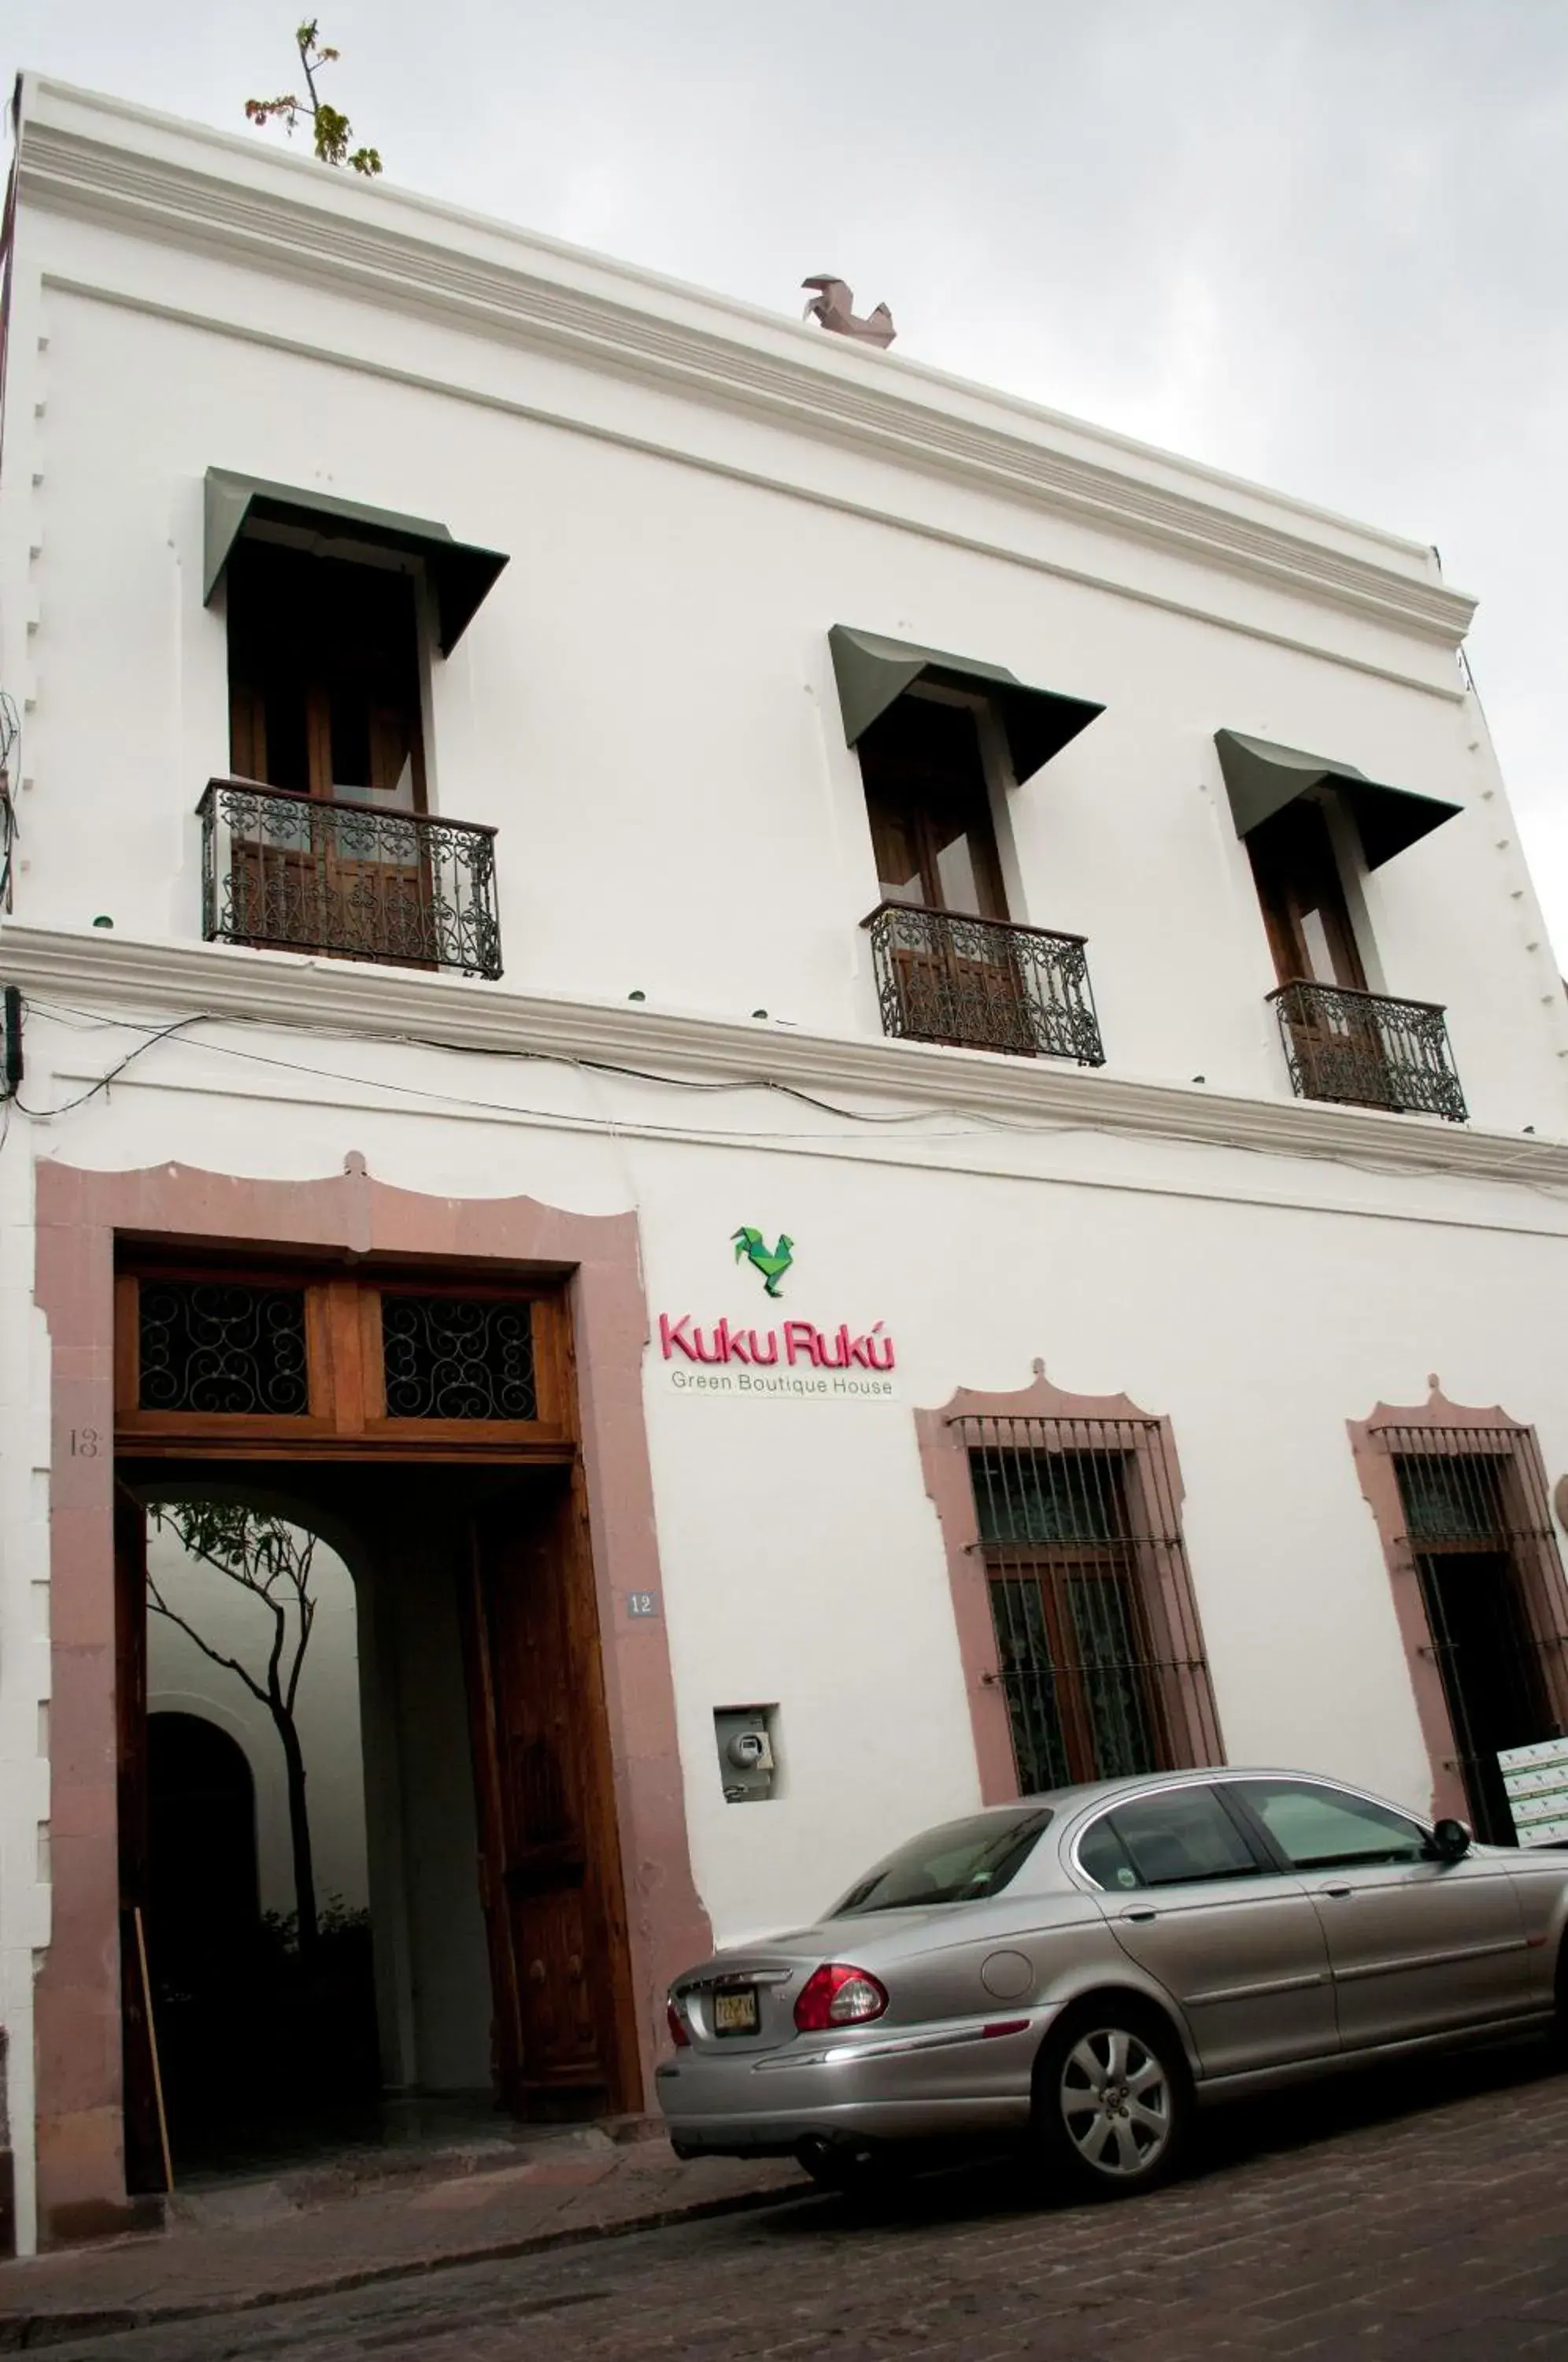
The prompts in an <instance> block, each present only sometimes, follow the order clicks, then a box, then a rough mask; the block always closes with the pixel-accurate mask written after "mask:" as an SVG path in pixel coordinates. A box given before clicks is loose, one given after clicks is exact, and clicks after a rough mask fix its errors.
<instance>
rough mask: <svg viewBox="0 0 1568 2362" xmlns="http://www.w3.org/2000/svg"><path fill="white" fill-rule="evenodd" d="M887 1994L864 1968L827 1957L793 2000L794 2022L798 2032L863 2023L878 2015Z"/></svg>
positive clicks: (811, 2031) (886, 2000) (885, 2001)
mask: <svg viewBox="0 0 1568 2362" xmlns="http://www.w3.org/2000/svg"><path fill="white" fill-rule="evenodd" d="M887 2006H888V1996H887V1993H886V1992H885V1991H884V1990H883V1988H882V1987H881V1986H880V1985H879V1984H878V1981H877V1980H876V1978H875V1977H874V1976H870V1975H868V1974H867V1971H866V1970H864V1969H850V1968H845V1964H844V1962H843V1961H842V1960H829V1961H827V1962H825V1963H824V1965H823V1967H822V1968H820V1969H815V1970H812V1974H811V1975H810V1976H809V1977H808V1978H807V1979H806V1981H805V1983H804V1984H803V1985H802V1986H801V1991H800V1993H799V1995H798V1996H797V1998H796V2002H795V2024H796V2025H798V2026H799V2028H800V2030H801V2033H802V2034H824V2033H825V2032H826V2031H827V2029H828V2027H829V2026H831V2025H865V2024H866V2021H867V2018H872V2017H880V2016H881V2014H882V2012H883V2011H884V2010H885V2009H886V2008H887Z"/></svg>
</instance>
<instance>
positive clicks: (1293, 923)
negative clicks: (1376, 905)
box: [1247, 801, 1366, 992]
mask: <svg viewBox="0 0 1568 2362" xmlns="http://www.w3.org/2000/svg"><path fill="white" fill-rule="evenodd" d="M1247 851H1248V853H1249V854H1250V855H1251V856H1252V864H1253V877H1254V878H1255V879H1256V880H1257V889H1258V900H1259V901H1260V903H1261V904H1262V906H1263V914H1264V925H1265V926H1266V928H1267V929H1268V941H1269V949H1270V950H1271V951H1272V953H1273V954H1274V966H1275V975H1276V976H1277V977H1278V978H1279V981H1280V983H1281V984H1296V983H1297V982H1300V983H1308V984H1327V985H1342V986H1343V987H1345V988H1347V989H1348V990H1350V991H1352V992H1364V991H1365V990H1366V970H1365V968H1364V966H1363V964H1362V957H1361V951H1360V948H1359V946H1358V944H1357V943H1356V939H1355V929H1354V927H1353V924H1352V922H1351V915H1350V908H1349V904H1348V901H1347V900H1346V896H1345V889H1344V879H1343V876H1342V872H1341V869H1340V864H1339V857H1338V855H1337V854H1336V851H1335V848H1334V842H1333V838H1332V836H1331V833H1330V830H1329V820H1328V815H1327V813H1326V812H1325V811H1323V809H1322V807H1321V805H1320V804H1315V803H1307V802H1305V801H1299V802H1296V803H1290V804H1286V807H1285V809H1284V811H1278V812H1275V814H1274V816H1273V818H1272V819H1270V820H1266V821H1264V823H1263V825H1262V826H1261V828H1256V829H1254V830H1253V833H1252V834H1251V835H1250V836H1249V837H1248V839H1247Z"/></svg>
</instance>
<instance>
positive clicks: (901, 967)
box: [861, 902, 1105, 1066]
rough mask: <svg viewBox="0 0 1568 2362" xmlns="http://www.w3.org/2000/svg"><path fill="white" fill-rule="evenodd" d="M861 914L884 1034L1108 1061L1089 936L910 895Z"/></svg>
mask: <svg viewBox="0 0 1568 2362" xmlns="http://www.w3.org/2000/svg"><path fill="white" fill-rule="evenodd" d="M861 923H862V925H863V926H864V927H866V928H867V931H868V932H869V933H870V937H871V954H872V959H873V962H874V964H875V967H876V974H877V997H878V1001H879V1003H880V1005H881V1010H882V1031H883V1032H884V1033H889V1034H892V1035H895V1036H900V1037H901V1038H902V1039H904V1040H905V1041H910V1042H944V1043H949V1044H950V1045H952V1046H954V1047H956V1048H959V1049H965V1050H1000V1051H1004V1052H1006V1053H1008V1054H1010V1055H1011V1056H1013V1057H1017V1058H1036V1057H1043V1058H1076V1059H1077V1063H1078V1065H1080V1066H1102V1065H1104V1064H1105V1052H1104V1050H1103V1049H1102V1048H1101V1047H1100V1040H1099V1019H1098V1018H1097V1017H1096V1015H1095V1011H1094V996H1093V994H1092V993H1091V992H1090V990H1089V978H1088V960H1087V958H1086V957H1085V954H1084V942H1085V938H1084V937H1083V936H1082V935H1051V934H1046V933H1043V931H1042V930H1041V929H1040V928H1038V927H1014V926H1010V925H1007V924H1006V923H1004V922H1002V921H1000V920H997V919H966V918H960V917H957V916H955V914H954V913H953V912H952V911H930V910H923V909H920V908H917V907H914V906H912V905H911V904H909V903H904V902H883V903H881V904H879V905H878V908H877V909H876V910H875V911H872V913H871V915H870V917H869V918H868V919H865V920H863V921H862V922H861Z"/></svg>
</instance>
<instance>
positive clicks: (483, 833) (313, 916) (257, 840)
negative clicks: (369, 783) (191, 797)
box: [196, 779, 501, 978]
mask: <svg viewBox="0 0 1568 2362" xmlns="http://www.w3.org/2000/svg"><path fill="white" fill-rule="evenodd" d="M196 810H197V811H198V813H199V814H200V816H201V822H202V933H203V935H204V937H205V939H206V941H207V942H208V943H214V942H223V943H231V944H262V945H266V946H268V947H270V948H271V949H274V950H282V951H292V952H326V953H329V954H330V955H332V956H334V957H335V958H338V959H363V960H383V961H387V962H390V963H392V965H394V966H402V967H442V968H456V969H457V970H458V971H459V972H460V973H461V974H462V975H464V976H482V977H492V978H493V977H498V976H499V975H500V974H501V930H500V927H499V926H498V924H497V922H496V915H495V831H494V829H493V828H487V827H484V826H481V825H479V824H477V823H475V822H471V821H461V820H447V819H445V818H437V817H436V816H435V815H434V814H432V813H429V812H409V811H376V810H374V808H373V807H371V806H370V805H368V804H359V803H348V802H328V801H326V800H325V799H323V798H318V797H311V796H305V795H300V794H297V793H295V792H294V791H293V789H286V788H266V787H260V786H259V785H257V784H256V783H255V782H254V781H253V780H249V779H210V780H209V781H208V782H207V788H206V792H205V794H204V796H203V798H202V800H201V802H200V803H199V804H198V805H197V807H196Z"/></svg>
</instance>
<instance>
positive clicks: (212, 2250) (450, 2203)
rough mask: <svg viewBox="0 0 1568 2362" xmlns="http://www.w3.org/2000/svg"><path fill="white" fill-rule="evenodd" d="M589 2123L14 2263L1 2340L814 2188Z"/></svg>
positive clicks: (189, 2204)
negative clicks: (684, 2156) (685, 2156)
mask: <svg viewBox="0 0 1568 2362" xmlns="http://www.w3.org/2000/svg"><path fill="white" fill-rule="evenodd" d="M618 2130H619V2132H620V2134H621V2137H613V2136H612V2135H611V2134H610V2133H607V2132H605V2131H603V2130H601V2129H600V2128H598V2127H585V2128H581V2129H576V2130H573V2131H570V2132H563V2133H559V2134H556V2135H553V2136H540V2137H537V2138H535V2139H532V2140H529V2141H527V2142H526V2143H519V2142H516V2141H505V2140H496V2141H491V2142H483V2143H478V2144H474V2145H471V2146H469V2147H467V2148H465V2149H462V2150H450V2151H445V2152H435V2153H432V2154H429V2155H425V2156H423V2157H421V2156H419V2155H418V2154H417V2153H415V2154H414V2155H413V2156H404V2157H403V2158H396V2157H384V2156H381V2155H377V2154H374V2153H370V2154H367V2155H365V2156H363V2157H362V2158H356V2159H354V2160H352V2161H348V2162H339V2163H337V2164H335V2165H334V2166H332V2167H330V2168H324V2169H317V2170H315V2172H311V2171H305V2172H299V2173H293V2174H288V2175H284V2176H280V2177H278V2178H276V2179H272V2180H259V2181H235V2182H230V2183H226V2184H216V2185H213V2186H211V2187H209V2188H207V2189H204V2190H202V2191H196V2192H193V2193H192V2194H191V2195H190V2196H189V2197H186V2198H182V2199H180V2200H177V2201H176V2202H175V2210H174V2219H173V2221H172V2223H171V2227H169V2228H168V2229H166V2230H163V2231H154V2232H148V2233H142V2234H138V2235H132V2236H128V2237H124V2238H116V2239H106V2240H103V2241H100V2242H98V2243H96V2244H94V2245H93V2246H82V2247H72V2248H68V2249H61V2250H59V2251H57V2252H56V2253H54V2254H52V2255H47V2256H38V2257H28V2258H25V2259H23V2260H20V2261H17V2262H14V2263H5V2264H0V2351H4V2352H8V2353H14V2352H17V2351H18V2350H21V2349H24V2348H25V2349H27V2350H28V2351H31V2350H33V2349H34V2348H37V2347H39V2346H44V2345H61V2344H63V2343H65V2342H66V2341H67V2340H72V2339H77V2338H81V2337H85V2336H94V2335H99V2336H101V2335H108V2334H114V2333H116V2332H123V2331H127V2330H134V2329H142V2328H148V2327H151V2326H153V2325H155V2324H156V2323H160V2322H169V2323H172V2322H178V2321H193V2320H199V2319H201V2318H203V2317H204V2316H208V2315H216V2314H232V2313H236V2312H245V2311H248V2310H250V2309H253V2308H255V2307H258V2306H263V2305H276V2304H282V2303H283V2302H286V2301H289V2300H290V2299H300V2298H307V2297H313V2296H326V2295H331V2294H334V2293H336V2292H339V2291H342V2290H349V2289H356V2288H363V2287H365V2286H367V2285H369V2284H370V2283H371V2282H373V2281H377V2280H383V2279H403V2278H405V2277H409V2276H413V2275H417V2274H420V2273H426V2272H434V2271H439V2270H441V2269H443V2268H450V2267H453V2266H456V2265H459V2264H474V2263H483V2262H490V2261H495V2260H499V2259H501V2258H503V2257H513V2256H524V2255H528V2254H531V2253H535V2252H537V2251H540V2250H543V2249H547V2248H552V2247H558V2246H569V2245H572V2244H574V2243H576V2242H578V2241H582V2240H589V2239H595V2238H602V2237H607V2236H610V2235H613V2234H614V2233H616V2232H624V2231H633V2230H646V2229H654V2228H657V2227H658V2226H660V2225H663V2224H671V2223H681V2222H689V2221H692V2220H694V2219H697V2218H699V2217H701V2216H703V2215H712V2214H723V2213H734V2212H738V2211H740V2210H741V2209H744V2208H746V2207H751V2206H758V2205H767V2204H768V2203H769V2202H774V2201H776V2200H778V2199H781V2198H787V2197H796V2196H801V2195H802V2194H804V2193H805V2192H806V2191H809V2190H810V2188H811V2184H810V2182H809V2181H808V2180H807V2179H806V2177H805V2175H804V2174H803V2173H801V2170H800V2169H799V2168H798V2167H797V2166H795V2165H793V2164H791V2163H789V2162H778V2161H767V2162H764V2161H758V2162H756V2163H755V2164H749V2165H748V2164H743V2163H740V2162H739V2161H737V2160H734V2159H730V2158H696V2159H694V2160H692V2161H691V2162H690V2163H689V2164H682V2163H681V2162H680V2160H679V2158H677V2157H676V2156H675V2154H674V2152H673V2150H672V2149H671V2148H670V2146H669V2144H668V2141H667V2140H666V2139H664V2137H663V2136H662V2135H661V2134H658V2133H657V2128H653V2127H647V2126H645V2125H641V2124H633V2125H625V2126H622V2127H619V2128H618Z"/></svg>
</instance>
